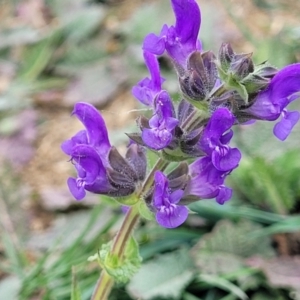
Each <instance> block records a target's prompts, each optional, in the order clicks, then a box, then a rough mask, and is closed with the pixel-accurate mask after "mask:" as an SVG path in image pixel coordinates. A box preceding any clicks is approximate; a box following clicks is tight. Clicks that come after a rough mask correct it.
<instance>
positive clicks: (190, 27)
mask: <svg viewBox="0 0 300 300" xmlns="http://www.w3.org/2000/svg"><path fill="white" fill-rule="evenodd" d="M172 6H173V10H174V13H175V16H176V24H175V26H171V27H168V26H167V25H164V26H163V28H162V30H161V32H160V35H159V36H157V35H155V34H153V33H150V34H149V35H147V36H146V38H145V40H144V45H143V48H144V50H147V51H149V52H151V53H153V54H156V55H161V54H163V52H164V51H165V50H166V51H167V53H168V54H169V55H170V57H171V58H172V60H173V61H174V62H175V64H176V65H179V66H181V67H183V68H184V69H185V67H186V60H187V58H188V56H189V55H190V54H191V53H192V52H193V51H195V50H200V49H201V46H200V43H199V41H198V33H199V29H200V23H201V16H200V10H199V7H198V5H197V3H196V1H195V0H172Z"/></svg>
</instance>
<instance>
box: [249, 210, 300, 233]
mask: <svg viewBox="0 0 300 300" xmlns="http://www.w3.org/2000/svg"><path fill="white" fill-rule="evenodd" d="M299 231H300V216H298V215H297V216H289V217H287V219H285V220H283V221H282V222H278V223H276V224H274V225H272V226H269V227H266V228H262V229H259V230H257V231H254V232H253V233H252V234H251V237H264V236H267V235H271V234H277V233H289V232H299Z"/></svg>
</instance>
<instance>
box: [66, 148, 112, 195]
mask: <svg viewBox="0 0 300 300" xmlns="http://www.w3.org/2000/svg"><path fill="white" fill-rule="evenodd" d="M71 159H72V162H74V163H75V167H76V169H77V174H78V175H77V178H73V177H70V178H69V179H68V186H69V189H70V192H71V193H72V195H73V196H74V198H75V199H76V200H81V199H83V198H84V197H85V194H86V193H85V190H88V191H91V192H94V193H96V194H107V193H108V191H109V189H110V184H109V182H108V179H107V176H106V169H105V167H104V166H103V163H102V161H101V159H100V157H99V155H98V153H97V152H96V151H95V150H94V148H92V147H91V146H88V145H77V146H75V147H74V148H73V151H72V158H71Z"/></svg>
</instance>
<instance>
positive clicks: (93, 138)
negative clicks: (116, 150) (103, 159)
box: [73, 102, 111, 154]
mask: <svg viewBox="0 0 300 300" xmlns="http://www.w3.org/2000/svg"><path fill="white" fill-rule="evenodd" d="M73 114H75V115H76V117H77V118H78V119H79V120H80V121H81V122H82V123H83V125H84V126H85V128H86V130H87V133H88V139H89V144H90V145H91V146H95V147H96V148H97V150H98V151H99V153H103V154H104V153H107V152H108V150H109V148H110V147H111V146H110V143H109V140H108V134H107V129H106V125H105V122H104V120H103V118H102V116H101V115H100V113H99V112H98V111H97V109H96V108H95V107H94V106H92V105H91V104H88V103H84V102H79V103H77V104H75V107H74V111H73Z"/></svg>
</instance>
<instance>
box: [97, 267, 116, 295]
mask: <svg viewBox="0 0 300 300" xmlns="http://www.w3.org/2000/svg"><path fill="white" fill-rule="evenodd" d="M113 285H114V280H113V279H112V278H111V277H110V276H109V275H108V274H107V272H106V271H105V270H103V271H102V272H101V276H100V278H99V279H98V282H97V285H96V287H95V290H94V293H93V296H92V298H91V299H92V300H106V299H108V296H109V294H110V291H111V289H112V287H113Z"/></svg>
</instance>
